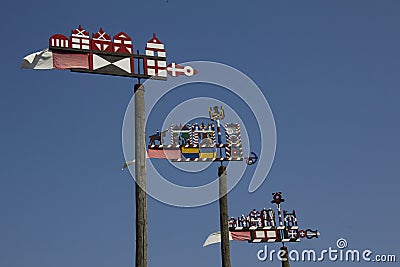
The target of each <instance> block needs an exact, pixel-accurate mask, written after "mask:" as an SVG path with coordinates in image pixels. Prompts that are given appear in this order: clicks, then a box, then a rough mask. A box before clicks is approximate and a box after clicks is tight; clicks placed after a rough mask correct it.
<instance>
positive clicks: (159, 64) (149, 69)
mask: <svg viewBox="0 0 400 267" xmlns="http://www.w3.org/2000/svg"><path fill="white" fill-rule="evenodd" d="M145 50H146V56H156V57H166V53H165V48H164V44H163V43H162V42H161V41H160V40H158V38H157V36H156V34H155V33H154V34H153V38H151V39H150V40H149V41H148V42H147V44H146V49H145ZM144 71H145V74H146V75H150V76H159V77H167V62H166V61H165V60H155V59H145V60H144Z"/></svg>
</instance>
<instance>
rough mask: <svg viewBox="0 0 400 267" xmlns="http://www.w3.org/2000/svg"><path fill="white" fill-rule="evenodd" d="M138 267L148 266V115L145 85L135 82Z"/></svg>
mask: <svg viewBox="0 0 400 267" xmlns="http://www.w3.org/2000/svg"><path fill="white" fill-rule="evenodd" d="M134 98H135V161H136V163H135V181H136V183H135V192H136V265H135V266H136V267H147V255H148V253H147V246H148V244H147V196H146V139H145V136H146V132H145V127H146V116H145V106H144V86H143V85H141V84H135V87H134Z"/></svg>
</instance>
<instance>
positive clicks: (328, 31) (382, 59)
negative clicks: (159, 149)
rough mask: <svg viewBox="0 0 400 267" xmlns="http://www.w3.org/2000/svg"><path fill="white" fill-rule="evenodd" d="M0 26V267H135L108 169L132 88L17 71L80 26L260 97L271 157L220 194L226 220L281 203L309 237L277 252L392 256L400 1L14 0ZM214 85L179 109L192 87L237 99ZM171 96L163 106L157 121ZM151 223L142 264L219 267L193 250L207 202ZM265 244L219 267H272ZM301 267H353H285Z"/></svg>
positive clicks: (120, 183) (208, 220)
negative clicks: (248, 87) (225, 199)
mask: <svg viewBox="0 0 400 267" xmlns="http://www.w3.org/2000/svg"><path fill="white" fill-rule="evenodd" d="M0 14H1V16H0V22H1V23H0V28H1V33H2V37H1V47H2V51H3V63H4V64H2V65H1V67H0V73H1V82H2V86H1V97H0V121H1V131H0V137H1V138H0V149H1V153H0V162H1V165H0V166H1V167H0V212H1V213H0V214H1V219H0V266H7V267H20V266H41V267H50V266H51V267H53V266H57V267H69V266H96V267H103V266H104V267H109V266H119V267H124V266H133V265H134V249H135V246H134V244H135V240H134V236H135V233H134V221H135V218H134V214H135V213H134V206H135V205H134V204H135V203H134V183H133V181H132V178H131V177H130V175H129V173H128V172H126V171H121V166H122V163H123V162H124V157H123V153H122V145H121V133H122V123H123V117H124V113H125V109H126V107H127V106H128V103H129V101H130V99H131V97H132V88H133V84H134V82H135V81H134V80H130V79H129V78H120V77H106V76H99V75H88V74H76V73H70V72H69V71H55V70H52V71H34V70H25V69H20V63H21V59H22V58H23V57H24V56H25V55H27V54H29V53H32V52H35V51H39V50H41V49H43V48H46V47H47V45H48V38H49V37H50V36H51V35H53V34H55V33H62V34H65V35H69V33H70V31H71V29H73V28H76V27H77V26H78V25H79V24H81V25H83V26H84V27H85V28H86V29H87V30H88V31H89V32H97V30H98V29H99V27H103V29H104V30H105V31H106V32H107V33H109V34H110V35H114V34H116V33H118V32H120V31H124V32H126V33H128V34H129V35H131V36H132V37H133V40H134V45H135V47H136V48H138V49H141V50H143V48H144V46H145V43H146V41H147V40H148V39H150V38H151V37H152V33H153V32H156V33H157V36H158V37H159V39H160V40H161V41H163V42H164V43H165V45H166V50H167V57H168V61H169V62H171V61H175V62H177V63H179V62H186V61H195V60H208V61H215V62H220V63H224V64H227V65H230V66H232V67H234V68H236V69H238V70H240V71H242V72H244V73H245V74H246V75H248V76H249V77H250V78H251V79H252V80H253V81H254V82H255V83H256V84H257V85H258V86H259V87H260V88H261V90H262V92H263V93H264V95H265V97H266V98H267V100H268V102H269V104H270V106H271V109H272V112H273V114H274V117H275V122H276V127H277V140H278V142H277V151H276V157H275V161H274V164H273V167H272V169H271V172H270V173H269V175H268V178H267V179H266V181H265V182H264V183H263V185H262V186H261V187H260V188H259V189H258V190H257V191H256V192H254V193H251V194H250V193H249V192H248V186H249V182H250V180H251V178H252V177H251V172H248V173H246V175H245V176H244V177H243V179H242V180H241V181H240V182H239V184H238V185H237V186H236V187H235V188H234V189H233V190H232V191H231V192H230V193H229V214H231V215H233V216H239V215H240V214H242V213H247V212H248V211H250V210H252V209H253V208H257V209H262V208H263V207H270V206H271V204H270V200H271V193H272V192H275V191H282V192H283V194H284V198H285V199H286V202H285V203H284V207H285V208H286V209H289V210H290V209H296V212H297V215H298V220H299V223H300V227H301V228H304V229H307V228H311V229H318V230H319V231H320V232H321V237H320V238H319V239H313V240H302V242H301V243H299V244H293V245H292V244H290V245H289V249H295V248H297V249H299V250H300V249H315V250H317V251H318V250H323V249H327V248H328V247H329V246H331V247H335V246H336V245H335V244H336V240H337V239H339V238H346V239H347V241H348V243H349V248H353V249H360V250H363V249H371V250H372V251H374V253H376V254H378V253H379V254H397V258H398V261H399V260H400V259H399V258H400V253H399V245H398V240H399V238H400V234H399V230H398V229H397V225H398V221H399V220H400V215H399V208H398V203H399V200H400V196H399V194H398V192H399V184H400V183H399V178H400V167H399V166H400V164H399V159H400V157H399V150H400V141H399V136H400V126H399V114H400V105H399V104H398V101H399V98H400V93H399V86H400V75H399V72H400V61H399V59H400V53H399V47H400V35H399V25H400V16H399V14H400V3H399V2H398V1H396V0H381V1H377V0H375V1H372V0H353V1H348V0H338V1H319V0H313V1H312V0H303V1H269V0H268V1H267V0H263V1H208V0H205V1H183V0H169V1H161V0H151V1H118V0H115V1H110V2H95V1H75V0H70V1H64V2H58V1H44V0H43V1H39V2H37V1H27V0H22V1H8V2H6V3H3V4H2V8H1V10H0ZM211 87H212V86H205V87H204V88H205V89H204V91H202V90H203V89H202V88H201V86H199V85H196V86H192V87H188V88H187V91H186V92H185V94H186V99H190V97H191V96H192V94H193V95H194V96H199V95H200V94H199V92H200V91H201V92H203V93H202V94H201V96H204V97H216V98H218V99H220V100H222V101H225V102H227V103H229V102H230V101H234V100H232V99H231V98H230V97H228V96H226V95H224V93H221V92H218V90H211V89H210V88H211ZM215 88H216V89H218V88H217V87H215ZM181 90H184V87H182V88H181ZM224 97H225V98H224ZM181 100H182V99H181V96H176V98H174V95H173V94H172V95H170V97H169V98H168V103H164V104H162V103H161V104H160V105H161V106H160V107H159V108H160V111H161V112H164V111H165V112H168V111H169V110H168V108H170V106H171V105H174V103H175V104H177V103H179V101H181ZM174 101H175V102H174ZM163 105H164V106H163ZM163 107H165V110H163ZM207 108H208V106H205V110H206V109H207ZM240 110H241V109H239V111H240ZM204 115H207V112H206V111H205V114H204ZM245 118H246V117H245V116H244V117H242V120H243V119H245ZM155 127H158V126H155ZM148 130H149V131H150V130H151V129H148ZM247 130H248V131H250V132H251V131H257V129H253V128H251V127H249V128H248V129H247ZM250 142H252V144H251V145H252V147H253V146H254V147H257V144H256V143H254V142H257V141H256V140H250ZM160 164H161V165H162V164H164V163H160ZM238 164H240V163H238ZM259 164H262V163H259ZM214 171H215V172H216V170H215V169H212V168H211V169H209V170H207V172H206V173H205V175H204V176H207V175H211V174H215V173H214ZM173 174H175V175H176V177H175V178H176V179H179V181H180V182H182V183H187V184H191V183H193V179H198V181H197V182H198V184H201V183H202V182H201V179H202V177H201V175H194V176H193V177H191V176H190V175H185V176H182V177H180V176H179V174H180V172H176V173H173ZM233 175H234V173H229V176H233ZM204 179H208V178H207V177H205V178H204ZM197 182H196V184H197ZM148 213H149V266H194V267H197V266H198V267H200V266H219V265H220V248H219V245H212V246H209V247H206V248H203V247H202V244H203V242H204V240H205V238H206V237H207V236H208V235H209V234H210V233H211V232H214V231H216V230H218V228H219V215H218V204H217V203H215V202H214V203H211V204H209V205H206V206H202V207H198V208H178V207H172V206H168V205H165V204H163V203H160V202H158V201H156V200H154V199H151V198H150V199H149V200H148ZM269 247H270V248H271V249H277V248H279V244H275V245H272V244H271V245H269ZM262 248H263V244H248V243H245V242H231V258H232V266H267V265H269V266H279V265H280V264H279V263H277V262H273V263H270V262H260V261H258V260H257V256H256V253H257V251H258V250H260V249H262ZM357 264H358V265H357ZM396 264H398V263H394V264H393V263H392V264H389V263H388V264H387V265H388V266H396ZM313 265H315V266H317V265H324V266H325V265H326V266H342V265H345V266H346V265H349V266H352V265H357V266H359V265H360V264H359V263H341V262H335V263H334V262H328V261H326V262H322V263H301V262H299V263H293V264H292V266H313ZM384 265H386V264H382V263H381V264H379V263H369V266H384Z"/></svg>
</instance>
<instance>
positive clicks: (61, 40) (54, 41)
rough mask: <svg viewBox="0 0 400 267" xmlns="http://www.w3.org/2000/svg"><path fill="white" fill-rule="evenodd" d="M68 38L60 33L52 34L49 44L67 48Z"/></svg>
mask: <svg viewBox="0 0 400 267" xmlns="http://www.w3.org/2000/svg"><path fill="white" fill-rule="evenodd" d="M69 44H70V42H69V38H68V37H67V36H65V35H62V34H54V35H53V36H51V37H50V39H49V46H55V47H66V48H69V47H70V46H69Z"/></svg>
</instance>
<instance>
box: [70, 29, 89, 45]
mask: <svg viewBox="0 0 400 267" xmlns="http://www.w3.org/2000/svg"><path fill="white" fill-rule="evenodd" d="M70 47H71V48H77V49H83V50H90V36H89V33H88V32H87V31H86V30H85V29H83V28H82V26H81V25H79V27H78V28H77V29H75V30H72V32H71V46H70Z"/></svg>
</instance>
